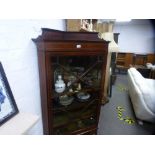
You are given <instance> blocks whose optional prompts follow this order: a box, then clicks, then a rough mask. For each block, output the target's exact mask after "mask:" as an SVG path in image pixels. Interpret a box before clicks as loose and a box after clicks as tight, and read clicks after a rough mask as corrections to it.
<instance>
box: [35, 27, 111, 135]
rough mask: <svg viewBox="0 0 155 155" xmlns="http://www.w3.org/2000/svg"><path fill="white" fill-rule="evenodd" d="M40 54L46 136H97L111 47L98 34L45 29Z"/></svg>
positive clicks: (38, 48)
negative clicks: (108, 53) (108, 54)
mask: <svg viewBox="0 0 155 155" xmlns="http://www.w3.org/2000/svg"><path fill="white" fill-rule="evenodd" d="M32 40H33V41H34V42H35V44H36V46H37V51H38V65H39V76H40V92H41V106H42V120H43V129H44V134H48V135H71V134H97V128H98V121H99V114H100V108H101V105H102V103H103V102H104V101H105V97H104V95H103V90H104V81H105V70H106V64H107V52H108V43H109V42H106V41H104V40H101V39H99V38H98V34H97V33H96V32H65V31H58V30H52V29H47V28H42V35H40V36H38V38H36V39H32Z"/></svg>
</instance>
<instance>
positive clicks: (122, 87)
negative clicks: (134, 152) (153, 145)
mask: <svg viewBox="0 0 155 155" xmlns="http://www.w3.org/2000/svg"><path fill="white" fill-rule="evenodd" d="M154 131H155V124H151V123H147V122H143V124H142V125H139V123H138V121H137V119H136V117H135V114H134V111H133V108H132V103H131V101H130V98H129V94H128V83H127V75H126V74H118V75H117V79H116V81H115V84H114V85H113V88H112V97H111V98H110V101H109V103H107V104H106V105H104V106H102V108H101V113H100V120H99V126H98V134H99V135H151V134H153V133H154Z"/></svg>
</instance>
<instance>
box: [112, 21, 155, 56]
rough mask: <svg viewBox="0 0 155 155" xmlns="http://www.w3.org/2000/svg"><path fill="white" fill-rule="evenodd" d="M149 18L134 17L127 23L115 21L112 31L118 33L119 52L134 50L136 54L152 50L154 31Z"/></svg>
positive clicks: (154, 38) (151, 51) (154, 39)
mask: <svg viewBox="0 0 155 155" xmlns="http://www.w3.org/2000/svg"><path fill="white" fill-rule="evenodd" d="M153 30H154V29H153V26H152V24H151V22H150V21H149V20H144V19H141V20H140V19H138V20H136V19H134V20H132V21H131V22H129V23H127V22H126V23H116V24H115V26H114V32H115V33H120V35H119V39H118V40H119V44H118V45H119V48H120V51H121V52H134V53H137V54H145V53H153V52H154V50H155V49H154V41H155V36H154V31H153Z"/></svg>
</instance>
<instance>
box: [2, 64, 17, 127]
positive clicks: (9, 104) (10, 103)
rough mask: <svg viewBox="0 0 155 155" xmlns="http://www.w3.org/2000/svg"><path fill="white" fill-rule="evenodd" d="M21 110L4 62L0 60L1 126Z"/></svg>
mask: <svg viewBox="0 0 155 155" xmlns="http://www.w3.org/2000/svg"><path fill="white" fill-rule="evenodd" d="M18 112H19V110H18V107H17V105H16V102H15V99H14V96H13V94H12V91H11V88H10V86H9V83H8V80H7V77H6V74H5V72H4V69H3V66H2V63H1V62H0V126H1V125H2V124H4V123H5V122H7V121H8V120H9V119H11V118H12V117H13V116H15V115H16V114H17V113H18Z"/></svg>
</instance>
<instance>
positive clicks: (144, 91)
mask: <svg viewBox="0 0 155 155" xmlns="http://www.w3.org/2000/svg"><path fill="white" fill-rule="evenodd" d="M154 86H155V80H152V79H146V78H144V77H143V76H142V75H141V74H140V73H139V72H138V71H137V70H136V69H135V68H130V69H128V88H129V95H130V98H131V101H132V104H133V108H134V111H135V114H136V117H137V118H138V119H140V120H144V121H149V122H155V95H154V92H155V87H154Z"/></svg>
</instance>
